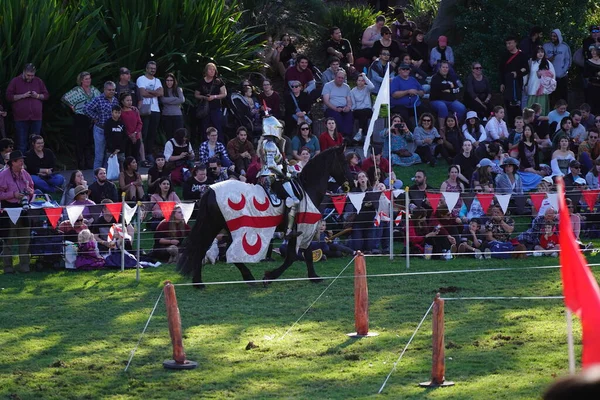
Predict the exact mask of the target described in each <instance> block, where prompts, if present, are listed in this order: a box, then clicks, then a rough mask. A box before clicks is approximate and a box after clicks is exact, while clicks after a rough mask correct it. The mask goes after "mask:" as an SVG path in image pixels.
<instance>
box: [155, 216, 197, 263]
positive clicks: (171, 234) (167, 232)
mask: <svg viewBox="0 0 600 400" xmlns="http://www.w3.org/2000/svg"><path fill="white" fill-rule="evenodd" d="M190 230H191V229H190V226H189V225H188V224H186V223H185V220H184V219H183V212H182V211H181V208H180V207H175V209H174V210H173V213H172V214H171V218H170V219H169V220H168V221H167V220H166V219H163V220H162V221H161V222H160V223H159V224H158V226H157V227H156V232H155V233H154V248H153V250H152V256H153V257H154V258H156V259H158V260H159V261H162V262H166V263H167V264H175V263H177V261H178V260H179V247H180V246H181V244H182V243H183V240H184V239H185V238H186V237H187V236H188V235H189V233H190Z"/></svg>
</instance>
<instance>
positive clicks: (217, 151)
mask: <svg viewBox="0 0 600 400" xmlns="http://www.w3.org/2000/svg"><path fill="white" fill-rule="evenodd" d="M218 138H219V134H218V132H217V130H216V129H215V128H212V127H211V128H208V129H207V130H206V139H207V140H206V141H204V142H202V144H201V145H200V149H199V151H198V154H199V157H200V159H199V161H200V163H201V164H207V163H208V159H209V158H211V157H217V158H218V159H219V161H220V162H221V165H223V166H224V167H225V168H229V167H232V168H231V169H233V168H235V167H233V164H232V163H231V160H230V159H229V156H228V154H227V149H226V148H225V146H224V145H223V143H221V142H219V141H217V139H218ZM174 139H175V138H174ZM179 146H181V143H179ZM185 146H187V142H185ZM166 150H167V149H166V146H165V156H166V155H167V154H166V153H167V151H166ZM179 151H183V154H185V153H187V154H186V155H185V157H183V158H181V160H183V159H184V158H188V159H190V158H189V157H190V155H193V153H192V154H190V153H189V152H188V151H187V148H181V149H179ZM183 154H181V155H183ZM167 161H168V162H171V160H170V159H169V158H167ZM173 161H176V160H173Z"/></svg>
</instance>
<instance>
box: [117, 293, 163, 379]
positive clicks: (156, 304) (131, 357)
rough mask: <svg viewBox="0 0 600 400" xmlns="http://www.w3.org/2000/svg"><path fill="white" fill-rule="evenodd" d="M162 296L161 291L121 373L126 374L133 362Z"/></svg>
mask: <svg viewBox="0 0 600 400" xmlns="http://www.w3.org/2000/svg"><path fill="white" fill-rule="evenodd" d="M162 295H163V291H162V290H161V291H160V294H159V295H158V299H156V303H154V307H153V308H152V311H151V312H150V316H149V317H148V321H146V325H144V329H143V330H142V334H141V335H140V338H139V339H138V342H137V344H136V345H135V347H134V348H133V350H131V355H130V356H129V361H127V365H126V366H125V370H124V371H123V372H127V369H128V368H129V365H130V364H131V361H132V360H133V356H135V352H136V351H137V349H138V347H139V345H140V343H141V342H142V338H143V337H144V333H146V329H148V325H150V320H151V319H152V316H153V315H154V311H156V307H158V302H159V301H160V299H161V298H162Z"/></svg>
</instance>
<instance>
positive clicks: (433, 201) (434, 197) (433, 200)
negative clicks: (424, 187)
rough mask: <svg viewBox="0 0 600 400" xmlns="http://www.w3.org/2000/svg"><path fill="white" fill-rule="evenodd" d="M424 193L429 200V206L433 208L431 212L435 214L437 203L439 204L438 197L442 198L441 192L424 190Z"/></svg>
mask: <svg viewBox="0 0 600 400" xmlns="http://www.w3.org/2000/svg"><path fill="white" fill-rule="evenodd" d="M425 194H426V195H427V200H429V205H431V208H433V213H434V214H435V212H436V211H437V208H438V205H439V204H440V199H441V198H442V194H441V193H431V192H425Z"/></svg>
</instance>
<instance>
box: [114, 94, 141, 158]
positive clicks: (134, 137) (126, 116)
mask: <svg viewBox="0 0 600 400" xmlns="http://www.w3.org/2000/svg"><path fill="white" fill-rule="evenodd" d="M119 103H120V104H121V120H122V121H123V124H124V125H125V133H126V139H125V144H124V147H125V148H124V149H123V151H124V152H125V156H126V157H135V159H136V161H137V160H140V161H142V160H145V159H146V155H145V151H144V143H143V142H142V117H141V115H140V110H138V109H137V107H135V106H134V105H133V96H132V95H131V93H122V94H121V97H119Z"/></svg>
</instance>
